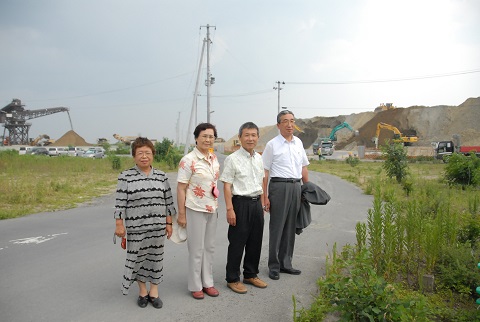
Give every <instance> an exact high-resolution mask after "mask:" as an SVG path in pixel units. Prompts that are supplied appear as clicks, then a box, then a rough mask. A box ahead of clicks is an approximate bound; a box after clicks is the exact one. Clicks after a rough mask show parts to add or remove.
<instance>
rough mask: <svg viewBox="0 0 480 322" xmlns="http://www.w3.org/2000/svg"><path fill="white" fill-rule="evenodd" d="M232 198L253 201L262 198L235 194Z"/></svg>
mask: <svg viewBox="0 0 480 322" xmlns="http://www.w3.org/2000/svg"><path fill="white" fill-rule="evenodd" d="M232 198H238V199H245V200H253V201H257V200H260V196H254V197H248V196H240V195H233V196H232Z"/></svg>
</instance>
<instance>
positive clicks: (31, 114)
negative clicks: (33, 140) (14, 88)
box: [0, 98, 73, 145]
mask: <svg viewBox="0 0 480 322" xmlns="http://www.w3.org/2000/svg"><path fill="white" fill-rule="evenodd" d="M24 106H25V105H23V104H22V101H20V100H19V99H17V98H15V99H13V100H12V102H11V103H10V104H8V105H7V106H5V107H4V108H2V109H1V110H0V123H3V126H4V127H5V129H4V131H3V137H7V136H6V135H5V131H7V130H8V138H9V140H8V141H5V142H4V145H17V144H18V145H28V144H29V142H30V140H29V138H28V132H29V130H30V126H32V124H31V123H27V122H26V121H27V120H30V119H34V118H37V117H41V116H46V115H51V114H55V113H59V112H67V114H68V118H69V120H70V127H71V128H72V130H73V126H72V119H71V118H70V113H69V109H68V108H67V107H52V108H42V109H39V110H25V108H24Z"/></svg>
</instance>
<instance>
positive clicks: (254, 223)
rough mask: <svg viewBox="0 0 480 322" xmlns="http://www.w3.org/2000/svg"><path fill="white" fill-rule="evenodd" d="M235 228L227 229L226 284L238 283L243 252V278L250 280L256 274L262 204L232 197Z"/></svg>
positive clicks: (260, 242) (260, 245)
mask: <svg viewBox="0 0 480 322" xmlns="http://www.w3.org/2000/svg"><path fill="white" fill-rule="evenodd" d="M232 203H233V209H234V210H235V215H236V226H229V227H228V241H229V242H230V244H229V245H228V254H227V267H226V270H227V275H226V278H225V279H226V281H227V283H234V282H238V281H240V264H241V262H242V257H243V251H244V250H245V257H244V258H243V277H244V278H252V277H256V276H257V274H258V264H259V262H260V253H261V251H262V238H263V226H264V222H265V219H264V217H263V209H262V203H261V201H260V199H259V200H251V199H250V200H249V199H242V198H238V197H235V196H234V197H233V199H232Z"/></svg>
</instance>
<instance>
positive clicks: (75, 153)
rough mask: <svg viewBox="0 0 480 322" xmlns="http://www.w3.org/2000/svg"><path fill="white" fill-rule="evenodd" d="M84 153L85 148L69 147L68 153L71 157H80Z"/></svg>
mask: <svg viewBox="0 0 480 322" xmlns="http://www.w3.org/2000/svg"><path fill="white" fill-rule="evenodd" d="M84 153H85V150H83V149H82V148H79V147H73V146H72V147H69V148H68V155H69V156H71V157H81V156H82V155H83V154H84Z"/></svg>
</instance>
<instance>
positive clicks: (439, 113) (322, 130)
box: [225, 97, 480, 151]
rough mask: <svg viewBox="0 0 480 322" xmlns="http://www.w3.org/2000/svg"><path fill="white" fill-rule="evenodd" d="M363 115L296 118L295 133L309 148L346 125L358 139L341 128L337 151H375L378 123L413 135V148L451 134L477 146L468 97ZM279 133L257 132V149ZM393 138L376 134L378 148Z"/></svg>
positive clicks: (478, 123) (479, 112) (478, 122)
mask: <svg viewBox="0 0 480 322" xmlns="http://www.w3.org/2000/svg"><path fill="white" fill-rule="evenodd" d="M373 110H374V109H372V112H364V113H358V114H350V115H339V116H336V117H320V116H317V117H314V118H310V119H297V122H296V125H297V126H298V127H299V129H300V130H302V132H299V131H298V132H296V133H295V135H297V136H298V137H299V138H300V139H301V140H302V141H303V145H304V147H305V149H311V146H312V144H313V143H314V142H315V141H316V140H317V139H318V138H319V137H328V136H329V135H330V132H331V131H332V129H333V128H334V127H336V126H337V125H339V124H341V123H343V122H346V123H348V124H349V125H350V126H351V127H352V128H353V129H354V130H357V131H358V136H355V135H354V133H353V132H351V131H349V130H348V129H346V128H344V129H342V130H339V131H338V132H337V133H336V136H337V142H336V143H335V147H336V149H341V150H356V149H357V146H365V147H366V148H367V149H369V148H374V147H375V143H374V142H373V141H372V138H373V137H374V136H375V133H376V130H377V124H378V123H379V122H383V123H387V124H390V125H393V126H395V127H396V128H397V129H398V130H400V132H401V133H402V134H403V135H405V136H408V135H415V136H417V137H418V142H417V143H415V144H414V146H416V147H419V148H420V147H428V148H429V149H431V144H432V142H437V141H446V140H452V136H453V135H458V136H459V137H460V142H461V144H462V145H480V97H477V98H469V99H467V100H466V101H465V102H464V103H462V104H460V105H458V106H446V105H440V106H411V107H407V108H402V107H396V108H394V109H389V110H385V111H377V112H375V111H373ZM277 134H278V129H277V127H276V125H272V126H267V127H263V128H261V129H260V140H259V143H258V150H259V151H263V148H264V147H265V144H266V143H267V142H268V141H269V140H270V139H272V138H273V137H275V136H276V135H277ZM234 139H237V137H236V136H235V137H232V138H231V139H230V140H228V141H227V142H226V143H225V151H228V150H229V147H231V146H232V145H233V140H234ZM387 139H388V140H392V139H393V132H392V131H389V130H386V129H382V130H381V131H380V135H379V142H378V143H379V145H382V144H384V143H385V141H386V140H387Z"/></svg>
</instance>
